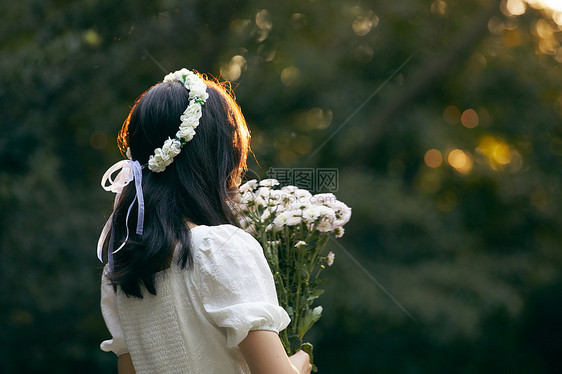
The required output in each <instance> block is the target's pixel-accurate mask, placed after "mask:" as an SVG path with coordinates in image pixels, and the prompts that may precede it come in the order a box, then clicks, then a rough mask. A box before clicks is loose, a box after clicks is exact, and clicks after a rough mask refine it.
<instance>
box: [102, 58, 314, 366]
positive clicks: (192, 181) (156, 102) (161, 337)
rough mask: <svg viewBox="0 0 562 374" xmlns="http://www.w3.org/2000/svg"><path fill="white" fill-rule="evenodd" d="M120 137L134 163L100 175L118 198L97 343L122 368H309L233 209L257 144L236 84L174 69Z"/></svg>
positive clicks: (258, 252)
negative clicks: (291, 342) (104, 336)
mask: <svg viewBox="0 0 562 374" xmlns="http://www.w3.org/2000/svg"><path fill="white" fill-rule="evenodd" d="M118 141H119V145H120V148H121V151H122V152H124V153H126V154H127V156H128V160H123V161H120V162H118V163H117V164H115V165H114V166H112V167H111V168H110V169H109V170H108V171H107V172H106V174H105V175H104V178H103V179H102V185H103V186H104V188H105V189H106V190H108V191H112V192H115V193H117V196H116V200H115V206H114V211H113V214H112V215H111V217H110V219H109V220H108V222H107V223H106V226H105V227H104V230H103V232H102V235H101V237H100V241H99V243H98V256H99V257H100V259H101V258H102V254H105V255H106V256H107V259H108V264H107V265H106V266H105V268H104V271H103V275H102V290H101V291H102V299H101V308H102V314H103V317H104V319H105V322H106V325H107V327H108V330H109V331H110V333H111V335H112V339H111V340H106V341H104V342H103V343H102V344H101V349H102V350H104V351H112V352H114V353H115V354H116V355H117V356H118V357H119V358H118V368H119V373H121V374H122V373H135V372H136V373H138V374H140V373H252V374H256V373H260V374H262V373H263V374H269V373H272V374H273V373H275V374H276V373H310V370H311V365H310V363H309V357H308V355H307V354H306V353H304V352H302V351H299V352H298V353H297V354H295V355H293V356H291V357H287V354H286V353H285V351H284V349H283V346H282V344H281V341H280V340H279V337H278V335H277V334H278V332H279V331H280V330H282V329H284V328H285V327H286V326H287V325H288V323H289V317H288V315H287V313H286V312H285V311H284V310H283V309H282V308H281V307H279V305H278V303H277V296H276V293H275V286H274V283H273V277H272V274H271V271H270V269H269V266H268V264H267V262H266V260H265V258H264V255H263V252H262V248H261V247H260V245H259V243H258V242H257V241H256V240H255V239H254V238H253V237H252V236H251V235H249V234H247V233H246V232H244V231H243V230H241V229H240V228H238V227H237V223H236V220H235V219H234V217H233V215H232V213H231V211H230V208H229V203H228V200H229V197H230V196H231V191H234V190H236V188H237V186H238V184H239V181H240V178H241V173H242V172H243V170H244V169H245V167H246V157H247V154H248V151H249V141H250V135H249V131H248V128H247V126H246V122H245V120H244V117H243V116H242V113H241V111H240V109H239V107H238V105H237V104H236V102H235V101H234V99H233V97H232V96H231V94H230V91H229V90H228V89H227V88H226V87H225V86H224V85H221V84H218V83H216V82H214V81H211V80H209V79H206V78H205V77H202V76H200V75H198V74H196V73H193V72H191V71H189V70H187V69H182V70H179V71H177V72H174V73H171V74H168V75H167V76H166V77H165V78H164V81H163V82H162V83H159V84H157V85H155V86H153V87H152V88H150V89H149V90H147V91H146V92H145V93H144V94H143V95H142V96H141V97H140V98H139V99H138V100H137V101H136V103H135V105H134V106H133V108H132V109H131V111H130V113H129V116H128V117H127V120H126V121H125V123H124V125H123V128H122V129H121V132H120V135H119V139H118ZM116 173H117V174H116ZM115 174H116V175H115ZM114 175H115V176H114Z"/></svg>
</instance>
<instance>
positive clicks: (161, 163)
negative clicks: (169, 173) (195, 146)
mask: <svg viewBox="0 0 562 374" xmlns="http://www.w3.org/2000/svg"><path fill="white" fill-rule="evenodd" d="M180 151H181V143H180V141H179V140H177V139H170V138H168V140H166V141H165V142H164V145H163V146H162V148H156V149H155V150H154V155H151V156H150V157H149V159H148V167H149V169H150V170H152V171H154V172H156V173H160V172H162V171H164V170H165V169H166V167H167V166H168V165H170V164H171V163H172V161H173V160H174V157H176V156H177V155H178V154H179V153H180Z"/></svg>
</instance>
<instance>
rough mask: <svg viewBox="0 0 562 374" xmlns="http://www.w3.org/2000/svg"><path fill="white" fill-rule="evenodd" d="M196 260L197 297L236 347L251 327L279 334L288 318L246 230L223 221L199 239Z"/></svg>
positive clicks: (263, 261)
mask: <svg viewBox="0 0 562 374" xmlns="http://www.w3.org/2000/svg"><path fill="white" fill-rule="evenodd" d="M197 261H198V262H199V268H200V276H201V279H200V295H201V298H202V302H203V308H204V310H205V312H206V313H207V315H208V316H209V318H210V320H211V321H212V323H214V324H215V325H216V326H218V327H220V328H224V329H225V330H226V339H227V346H228V347H230V348H232V347H235V346H237V345H238V344H239V343H240V342H241V341H242V340H244V338H245V337H246V336H247V335H248V332H249V331H250V330H270V331H275V332H277V333H278V332H279V331H281V330H283V329H284V328H285V327H287V325H288V324H289V322H290V318H289V316H288V314H287V312H285V310H284V309H283V308H281V307H280V306H279V304H278V302H277V294H276V292H275V284H274V281H273V276H272V274H271V270H270V269H269V265H268V264H267V261H266V259H265V256H264V254H263V250H262V248H261V245H260V244H259V243H258V241H257V240H255V239H254V238H253V237H252V236H251V235H250V234H248V233H246V232H245V231H243V230H241V229H239V228H236V227H234V226H231V225H222V226H217V227H215V228H213V230H212V231H211V232H210V233H209V234H208V235H206V237H205V238H204V239H203V241H202V243H201V247H200V251H199V252H198V256H197Z"/></svg>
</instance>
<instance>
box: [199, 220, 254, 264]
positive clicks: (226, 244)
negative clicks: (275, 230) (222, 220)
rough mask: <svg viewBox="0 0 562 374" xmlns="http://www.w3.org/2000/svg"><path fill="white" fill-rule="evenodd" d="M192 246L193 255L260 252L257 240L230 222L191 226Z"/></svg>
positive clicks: (205, 255)
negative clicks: (216, 224)
mask: <svg viewBox="0 0 562 374" xmlns="http://www.w3.org/2000/svg"><path fill="white" fill-rule="evenodd" d="M191 235H192V248H193V249H194V250H195V252H196V253H195V255H199V256H204V257H207V256H213V257H214V256H217V255H219V256H220V255H221V254H225V253H227V252H228V253H229V255H235V254H236V253H239V254H242V253H244V254H246V255H247V254H248V253H251V252H258V253H261V252H262V249H261V246H260V244H259V243H258V241H257V240H256V239H255V238H254V237H253V236H252V235H250V234H249V233H247V232H246V231H244V230H242V229H241V228H239V227H236V226H234V225H230V224H224V225H218V226H205V225H199V226H195V227H193V228H191Z"/></svg>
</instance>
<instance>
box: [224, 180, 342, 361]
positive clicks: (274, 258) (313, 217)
mask: <svg viewBox="0 0 562 374" xmlns="http://www.w3.org/2000/svg"><path fill="white" fill-rule="evenodd" d="M278 185H279V182H278V181H277V180H275V179H265V180H262V181H260V182H259V183H258V182H257V181H256V180H255V179H253V180H250V181H248V182H247V183H245V184H243V185H242V186H240V188H239V196H238V197H237V199H235V202H234V204H233V208H234V209H233V210H234V212H235V213H236V215H237V218H238V219H239V221H240V224H241V225H242V227H243V228H244V229H245V230H246V231H248V232H249V233H250V234H252V235H253V236H254V237H255V238H256V239H257V240H258V241H259V242H260V243H261V245H262V247H263V249H264V253H265V257H266V259H267V262H268V263H269V266H270V268H271V272H272V273H273V278H274V280H275V287H276V289H277V297H278V299H279V304H280V305H281V306H282V307H283V308H284V309H285V310H286V311H287V313H288V314H289V316H290V317H291V323H290V324H289V326H288V327H287V328H286V329H285V330H283V331H282V332H281V333H280V337H281V341H282V342H283V345H284V346H285V350H286V351H287V353H288V354H289V355H291V354H293V353H295V352H296V351H298V350H299V349H301V348H302V349H303V350H305V351H307V353H309V354H310V355H311V360H312V345H310V344H309V343H303V338H304V335H305V334H306V332H307V331H308V330H309V329H310V328H311V327H312V325H313V324H314V323H315V322H316V321H318V319H320V317H321V316H322V307H321V306H316V307H314V308H313V307H312V305H313V303H314V300H315V299H316V298H318V296H320V295H321V294H322V293H323V292H324V291H323V290H321V289H319V288H318V286H319V285H321V284H322V283H323V281H324V280H323V279H321V278H320V274H321V273H322V270H324V269H325V268H326V266H331V265H332V263H333V262H334V257H335V256H334V253H332V252H329V253H328V254H326V255H325V254H324V248H325V246H326V243H327V242H328V239H329V237H330V235H331V234H334V235H335V237H336V238H339V237H341V236H342V235H343V233H344V228H343V226H344V225H345V224H346V223H347V222H348V221H349V219H350V217H351V208H349V207H348V206H347V205H345V204H344V203H342V202H341V201H338V200H337V199H336V197H335V196H334V195H333V194H331V193H322V194H316V195H312V194H311V193H310V192H309V191H307V190H304V189H299V188H297V187H295V186H286V187H283V188H281V189H274V187H275V186H278Z"/></svg>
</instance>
